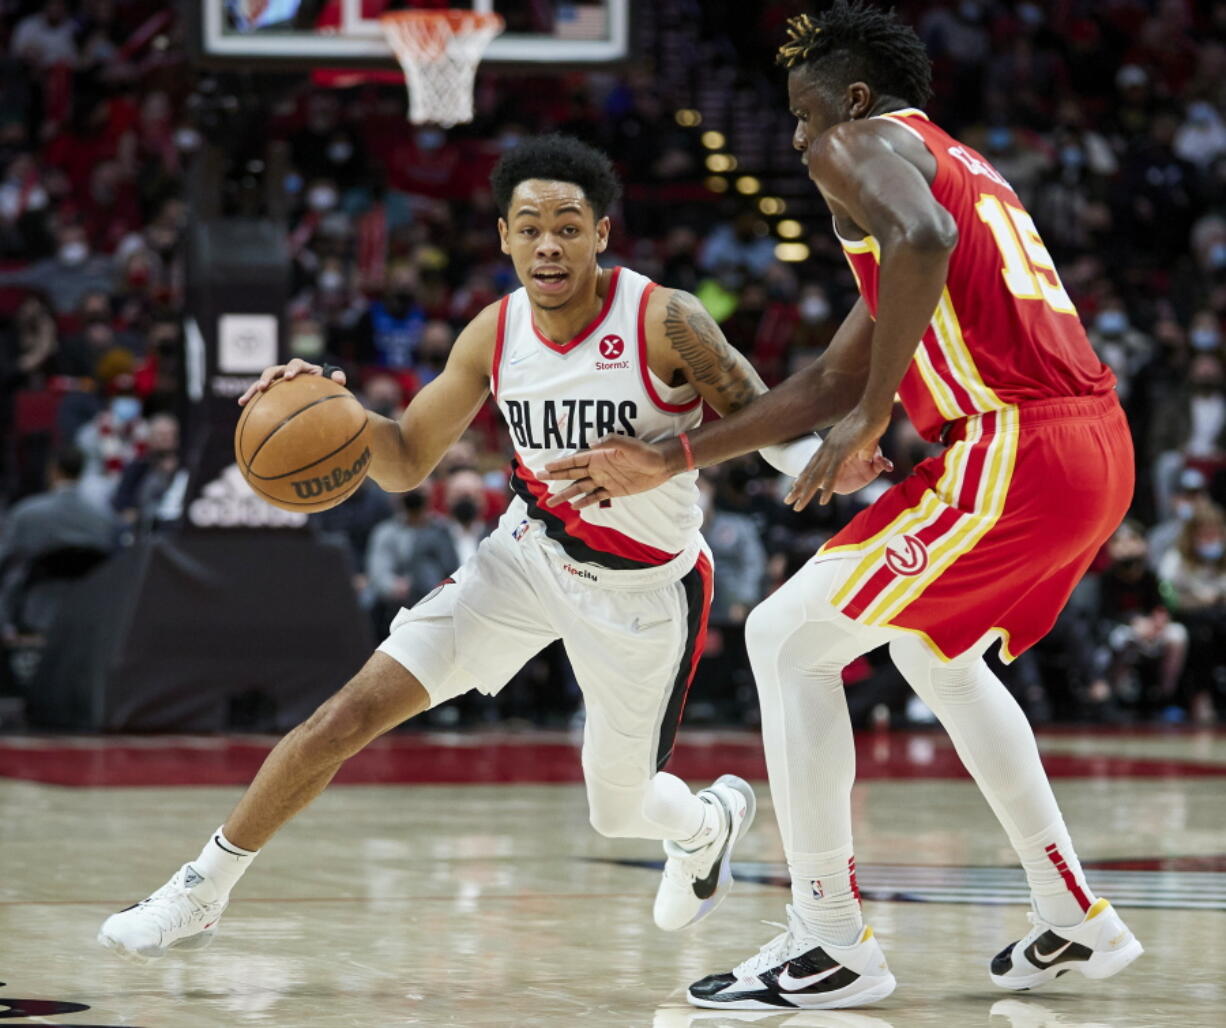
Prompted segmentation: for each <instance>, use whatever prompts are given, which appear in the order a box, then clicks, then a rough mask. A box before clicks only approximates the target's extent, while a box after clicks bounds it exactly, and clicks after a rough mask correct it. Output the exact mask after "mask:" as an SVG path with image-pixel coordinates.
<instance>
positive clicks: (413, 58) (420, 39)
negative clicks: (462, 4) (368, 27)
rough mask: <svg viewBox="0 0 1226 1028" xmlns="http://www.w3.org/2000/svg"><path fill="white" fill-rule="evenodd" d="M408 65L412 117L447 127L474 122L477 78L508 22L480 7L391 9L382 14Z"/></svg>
mask: <svg viewBox="0 0 1226 1028" xmlns="http://www.w3.org/2000/svg"><path fill="white" fill-rule="evenodd" d="M379 23H380V25H381V26H382V28H383V34H384V35H385V36H387V41H388V43H390V44H391V47H392V49H393V50H395V51H396V59H397V60H398V61H399V62H400V66H401V67H402V68H403V69H404V78H405V83H406V85H407V86H408V89H409V121H411V122H413V124H414V125H420V124H422V123H423V122H437V123H438V124H439V125H442V126H444V127H445V128H450V127H451V126H452V125H458V124H460V122H464V121H472V120H473V82H474V80H475V79H476V76H477V65H478V64H479V63H480V61H481V55H482V54H483V53H485V48H486V47H487V46H489V44H490V40H491V39H493V38H494V37H495V36H496V35H498V33H500V32H501V31H502V29H503V25H504V24H505V23H504V22H503V20H502V17H501V15H498V14H494V13H492V12H491V13H482V12H478V11H389V12H387V13H386V14H382V15H380V16H379Z"/></svg>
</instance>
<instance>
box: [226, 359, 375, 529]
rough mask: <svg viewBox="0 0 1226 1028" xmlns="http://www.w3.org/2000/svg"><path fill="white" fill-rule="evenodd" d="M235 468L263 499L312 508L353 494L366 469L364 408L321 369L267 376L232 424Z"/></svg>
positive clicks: (287, 506)
mask: <svg viewBox="0 0 1226 1028" xmlns="http://www.w3.org/2000/svg"><path fill="white" fill-rule="evenodd" d="M234 456H235V458H236V459H237V460H238V467H239V470H240V471H242V473H243V477H244V478H245V479H247V484H248V485H250V486H251V488H252V489H254V490H255V491H256V492H257V493H258V494H259V495H260V496H261V497H262V498H263V499H265V500H267V501H268V502H269V503H271V504H272V505H273V506H275V507H280V508H282V509H283V510H293V511H299V512H301V513H311V512H312V511H317V510H327V509H328V508H329V507H335V506H336V505H337V504H338V503H340V502H341V501H342V500H344V499H347V498H348V497H350V496H352V495H353V494H354V492H356V491H357V488H358V486H360V485H361V484H362V480H363V479H364V478H365V477H366V472H367V471H369V470H370V425H369V423H368V422H367V420H366V409H365V408H364V407H363V406H362V405H361V404H360V403H358V401H357V400H356V399H354V396H353V394H352V393H351V392H350V391H349V390H348V389H346V388H345V387H344V386H342V385H337V384H336V383H335V382H333V381H332V380H331V379H328V378H324V377H322V376H321V375H297V376H296V377H294V378H291V379H289V380H285V379H282V380H280V381H277V382H274V383H273V384H272V385H271V386H269V388H268V389H266V390H265V391H264V392H262V393H257V394H256V396H255V397H254V398H253V399H252V400H251V401H250V402H249V403H248V404H247V406H246V407H244V408H243V413H242V415H241V416H240V417H239V419H238V425H237V427H236V428H235V429H234Z"/></svg>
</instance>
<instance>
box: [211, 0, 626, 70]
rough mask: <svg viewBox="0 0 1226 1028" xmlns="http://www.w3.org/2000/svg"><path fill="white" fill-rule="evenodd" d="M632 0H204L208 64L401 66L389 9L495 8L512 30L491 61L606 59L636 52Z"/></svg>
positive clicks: (489, 55)
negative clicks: (386, 29) (392, 43)
mask: <svg viewBox="0 0 1226 1028" xmlns="http://www.w3.org/2000/svg"><path fill="white" fill-rule="evenodd" d="M630 3H631V0H579V2H575V0H450V2H447V0H442V2H440V0H407V2H406V0H200V2H199V3H198V4H195V5H192V6H194V7H196V9H197V10H198V11H199V12H200V14H199V17H200V23H199V26H198V30H197V31H198V36H197V38H198V39H199V44H200V45H199V50H200V54H201V57H202V58H203V59H204V60H205V61H206V62H213V63H218V64H233V63H236V62H242V61H244V60H248V61H259V60H263V61H267V62H270V63H275V64H279V65H282V66H284V65H310V66H313V67H320V66H327V65H329V64H334V65H347V66H353V65H358V66H377V67H394V66H395V58H394V56H393V54H392V51H391V48H390V47H389V46H388V44H387V42H386V40H385V39H384V37H383V33H382V31H381V30H380V27H379V15H380V14H381V13H383V12H384V11H385V10H408V9H422V10H439V9H445V8H448V7H450V8H459V9H471V10H474V11H485V12H488V11H494V12H497V13H498V14H500V15H502V17H503V18H504V19H505V21H506V31H504V32H503V33H502V35H500V36H499V37H498V38H496V39H495V40H494V41H493V42H492V43H491V44H490V46H489V49H488V50H487V51H486V52H485V57H484V61H490V62H494V63H503V64H529V65H532V64H558V65H572V66H573V65H584V64H606V63H611V62H616V61H620V60H624V59H625V58H626V57H627V56H628V53H629V43H630V25H629V22H630Z"/></svg>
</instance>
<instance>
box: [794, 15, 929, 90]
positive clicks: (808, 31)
mask: <svg viewBox="0 0 1226 1028" xmlns="http://www.w3.org/2000/svg"><path fill="white" fill-rule="evenodd" d="M775 62H776V63H777V64H781V65H783V67H785V68H788V69H793V68H802V67H803V68H808V69H809V70H810V71H811V72H812V73H813V75H814V76H816V77H817V78H818V79H819V80H820V81H821V82H823V83H824V84H826V85H829V86H830V87H832V88H833V89H842V88H844V87H845V86H848V85H850V84H851V83H852V82H867V83H868V85H870V86H871V87H872V88H873V90H874V91H875V92H877V93H881V94H886V95H889V96H895V97H898V99H900V100H902V101H904V102H905V103H907V104H910V105H912V106H914V107H922V106H923V105H924V104H926V103H927V102H928V99H929V97H931V96H932V62H931V60H929V58H928V51H927V50H925V49H924V44H923V42H922V41H921V40H920V38H919V36H917V35H916V34H915V30H914V29H912V28H911V26H910V25H904V24H903V23H902V22H901V21H899V20H898V16H897V14H895V13H894V9H893V8H890V9H889V10H888V11H886V10H882V9H881V8H880V7H877V6H876V5H874V4H872V3H867V2H865V0H834V3H832V4H831V5H830V6H829V7H828V8H826V10H824V11H823V12H822V13H821V14H819V15H818V16H817V17H813V16H812V15H810V14H801V15H798V16H796V17H795V18H789V19H788V41H787V42H786V43H784V44H783V46H781V47H780V48H779V52H778V53H777V54H776V55H775Z"/></svg>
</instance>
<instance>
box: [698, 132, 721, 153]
mask: <svg viewBox="0 0 1226 1028" xmlns="http://www.w3.org/2000/svg"><path fill="white" fill-rule="evenodd" d="M726 142H727V140H726V139H725V138H724V134H723V133H722V132H716V131H715V130H714V129H710V130H708V131H706V132H704V133H703V134H702V145H703V146H705V147H706V148H707V149H708V150H722V149H723V147H724V144H725V143H726Z"/></svg>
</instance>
